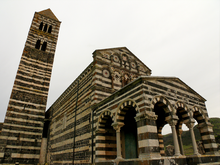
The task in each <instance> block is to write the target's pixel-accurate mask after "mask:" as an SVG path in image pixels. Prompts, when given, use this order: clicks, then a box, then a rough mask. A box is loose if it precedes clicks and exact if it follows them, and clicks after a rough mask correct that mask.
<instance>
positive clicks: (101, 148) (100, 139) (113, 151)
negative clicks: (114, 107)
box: [96, 111, 117, 161]
mask: <svg viewBox="0 0 220 165" xmlns="http://www.w3.org/2000/svg"><path fill="white" fill-rule="evenodd" d="M100 116H101V117H100V119H99V120H100V121H99V123H98V125H99V126H98V128H97V132H96V151H97V153H96V161H99V160H103V159H104V160H112V159H116V157H117V147H116V131H115V129H114V128H113V127H112V123H113V121H112V116H111V113H110V111H105V112H104V113H102V114H101V115H100Z"/></svg>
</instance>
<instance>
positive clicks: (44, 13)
mask: <svg viewBox="0 0 220 165" xmlns="http://www.w3.org/2000/svg"><path fill="white" fill-rule="evenodd" d="M37 13H39V14H42V15H44V16H46V17H49V18H51V19H54V20H56V21H59V20H58V19H57V17H56V16H55V15H54V14H53V12H52V11H51V10H50V8H49V9H46V10H43V11H40V12H37Z"/></svg>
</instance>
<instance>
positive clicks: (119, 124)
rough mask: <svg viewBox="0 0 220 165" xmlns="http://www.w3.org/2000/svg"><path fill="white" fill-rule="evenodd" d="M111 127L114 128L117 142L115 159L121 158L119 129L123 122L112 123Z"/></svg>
mask: <svg viewBox="0 0 220 165" xmlns="http://www.w3.org/2000/svg"><path fill="white" fill-rule="evenodd" d="M112 126H113V128H114V129H115V130H116V142H117V158H116V160H118V161H119V160H123V158H122V155H121V138H120V130H121V127H122V126H124V123H117V122H115V123H112Z"/></svg>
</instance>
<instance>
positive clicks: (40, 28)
mask: <svg viewBox="0 0 220 165" xmlns="http://www.w3.org/2000/svg"><path fill="white" fill-rule="evenodd" d="M42 29H43V22H41V23H40V26H39V30H42Z"/></svg>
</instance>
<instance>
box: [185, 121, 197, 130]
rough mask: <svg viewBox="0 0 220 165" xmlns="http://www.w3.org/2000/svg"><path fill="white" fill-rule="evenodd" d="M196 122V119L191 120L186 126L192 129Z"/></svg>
mask: <svg viewBox="0 0 220 165" xmlns="http://www.w3.org/2000/svg"><path fill="white" fill-rule="evenodd" d="M194 124H195V121H189V122H188V123H186V126H187V127H188V128H189V129H192V128H193V126H194Z"/></svg>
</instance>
